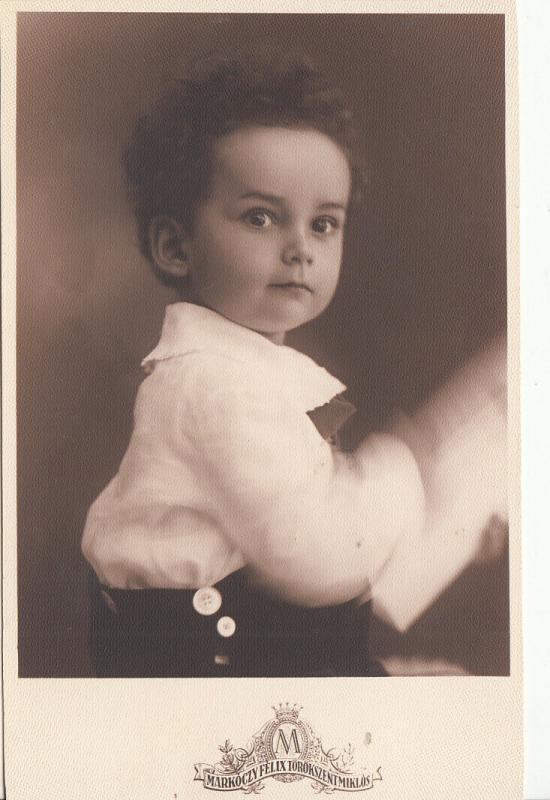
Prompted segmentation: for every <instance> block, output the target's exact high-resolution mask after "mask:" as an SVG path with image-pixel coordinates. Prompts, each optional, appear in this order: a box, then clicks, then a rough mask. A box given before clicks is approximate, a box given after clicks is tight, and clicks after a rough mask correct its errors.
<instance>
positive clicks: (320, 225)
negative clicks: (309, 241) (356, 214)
mask: <svg viewBox="0 0 550 800" xmlns="http://www.w3.org/2000/svg"><path fill="white" fill-rule="evenodd" d="M339 227H340V224H339V222H338V220H337V219H335V218H334V217H317V218H316V219H314V220H313V222H312V223H311V228H312V230H314V231H315V233H322V234H327V233H333V231H336V230H338V228H339Z"/></svg>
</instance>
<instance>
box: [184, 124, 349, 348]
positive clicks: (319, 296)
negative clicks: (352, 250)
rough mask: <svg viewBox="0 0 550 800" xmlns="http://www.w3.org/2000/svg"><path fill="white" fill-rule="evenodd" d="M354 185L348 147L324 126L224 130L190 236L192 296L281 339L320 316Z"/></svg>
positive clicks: (331, 287)
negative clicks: (342, 147) (315, 128)
mask: <svg viewBox="0 0 550 800" xmlns="http://www.w3.org/2000/svg"><path fill="white" fill-rule="evenodd" d="M350 187H351V172H350V168H349V165H348V162H347V159H346V156H345V155H344V153H343V152H342V151H341V150H340V148H339V147H338V146H337V145H336V144H335V143H334V142H333V141H332V140H331V139H329V138H328V137H327V136H325V135H324V134H322V133H320V132H318V131H313V130H289V129H285V128H264V127H254V128H245V129H241V130H238V131H235V132H233V133H231V134H228V135H227V136H224V137H222V138H220V139H219V140H218V141H217V143H216V145H215V149H214V161H213V174H212V178H211V185H210V191H209V195H208V198H207V199H206V201H205V202H204V203H203V204H202V205H201V206H200V207H199V209H198V210H197V216H196V222H195V225H194V228H193V235H192V236H191V237H190V239H189V240H188V241H187V251H188V258H189V272H190V275H191V286H192V293H193V297H194V299H195V300H196V301H197V302H200V303H202V304H204V305H205V306H207V307H209V308H212V309H214V310H215V311H218V312H219V313H220V314H222V315H223V316H225V317H227V318H229V319H231V320H233V321H234V322H237V323H239V324H240V325H243V326H245V327H247V328H251V329H253V330H255V331H258V332H260V333H263V334H265V335H267V336H268V337H269V338H271V339H272V340H273V341H279V342H280V341H282V340H283V337H284V334H285V332H286V331H288V330H291V329H292V328H296V327H297V326H299V325H302V324H304V323H305V322H308V321H309V320H311V319H314V318H315V317H317V316H318V315H319V314H320V313H321V312H322V311H323V310H324V309H325V308H326V306H327V305H328V304H329V302H330V300H331V299H332V296H333V294H334V291H335V289H336V285H337V283H338V276H339V272H340V263H341V259H342V246H343V234H344V224H345V216H346V208H347V205H348V200H349V194H350Z"/></svg>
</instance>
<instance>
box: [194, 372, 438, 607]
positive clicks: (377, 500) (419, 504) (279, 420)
mask: <svg viewBox="0 0 550 800" xmlns="http://www.w3.org/2000/svg"><path fill="white" fill-rule="evenodd" d="M198 364H200V366H198V367H197V370H195V371H194V373H193V376H192V377H191V372H190V371H189V370H188V372H187V379H188V380H192V381H194V385H193V387H192V388H193V391H192V392H189V393H188V394H189V395H190V396H193V397H194V402H193V404H192V405H188V406H181V407H180V415H179V423H178V424H179V439H180V441H181V442H182V446H185V448H186V450H187V452H188V451H189V442H190V441H191V442H193V447H194V453H195V464H196V468H197V470H196V471H197V480H199V481H201V482H202V487H203V489H204V491H203V496H204V498H205V501H204V502H205V508H204V511H205V512H206V513H207V514H209V515H210V516H211V517H212V518H214V519H216V521H217V523H218V525H219V527H220V528H221V529H222V530H223V532H224V535H225V536H226V537H227V538H228V539H230V540H231V541H232V542H233V544H234V546H235V547H236V548H238V549H239V550H240V551H241V552H242V554H243V556H244V558H245V560H246V562H247V563H248V565H249V566H250V568H251V570H252V572H253V573H254V575H255V576H256V579H257V580H258V581H259V582H260V583H261V584H263V585H264V586H265V587H267V588H268V589H270V590H272V591H273V592H275V593H277V594H278V595H279V596H282V597H284V598H285V599H287V600H289V601H291V602H296V603H300V604H303V605H312V606H313V605H324V604H332V603H339V602H344V601H346V600H349V599H351V598H353V597H356V596H358V595H360V594H362V593H363V592H364V591H366V590H368V587H369V586H370V584H371V583H372V582H373V581H374V580H375V578H376V575H377V574H378V573H379V571H380V570H381V569H382V567H383V565H384V564H385V562H386V561H387V559H388V558H389V557H390V555H391V553H392V551H393V549H394V548H395V545H396V543H397V542H398V541H399V540H400V539H401V537H403V536H404V535H409V534H411V532H412V533H413V534H415V535H417V534H418V531H420V530H421V528H422V524H423V512H424V496H423V488H422V483H421V479H420V475H419V472H418V469H417V466H416V462H415V460H414V457H413V456H412V454H411V452H410V451H409V449H408V448H407V447H406V445H404V444H403V443H401V442H400V441H399V440H398V439H396V438H394V437H392V436H389V435H382V434H380V435H376V436H372V437H370V438H369V439H367V440H366V441H365V442H364V443H363V445H362V446H361V448H360V450H359V451H358V452H357V453H356V454H355V455H354V456H353V457H348V456H346V455H344V454H342V453H338V452H335V451H334V450H333V449H332V448H331V447H330V445H329V444H327V443H326V442H325V441H324V440H323V439H322V438H321V436H320V435H319V434H318V432H317V430H316V428H315V426H314V425H313V423H312V422H311V420H310V419H309V417H308V416H307V414H306V413H305V412H303V411H301V410H299V409H298V408H297V407H296V406H295V404H294V403H293V402H292V399H291V398H288V397H285V395H284V394H282V393H281V392H280V391H276V390H275V387H273V386H271V385H270V384H269V382H268V381H265V382H264V381H263V380H262V378H261V376H259V375H250V374H248V373H247V371H246V370H243V369H242V368H241V365H239V364H233V363H230V362H226V361H222V360H219V361H218V362H213V361H212V362H210V363H205V362H204V360H202V361H201V362H198ZM184 443H185V444H184Z"/></svg>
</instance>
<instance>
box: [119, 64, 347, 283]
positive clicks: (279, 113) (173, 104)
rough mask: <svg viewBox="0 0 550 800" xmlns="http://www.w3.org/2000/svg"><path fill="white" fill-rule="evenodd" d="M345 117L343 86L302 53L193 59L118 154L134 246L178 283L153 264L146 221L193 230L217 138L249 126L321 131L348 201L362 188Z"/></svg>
mask: <svg viewBox="0 0 550 800" xmlns="http://www.w3.org/2000/svg"><path fill="white" fill-rule="evenodd" d="M351 117H352V115H351V112H350V110H349V108H348V106H347V105H346V103H345V100H344V97H343V94H342V92H341V91H340V90H339V89H337V88H336V87H334V86H332V85H331V84H330V83H329V82H328V81H327V80H326V79H325V78H324V77H323V76H322V75H321V73H320V72H318V71H317V69H316V68H315V67H314V66H313V64H312V63H311V62H310V61H309V60H308V59H306V58H304V57H302V56H298V57H297V56H292V57H288V56H281V55H280V54H278V53H274V52H271V53H266V52H265V51H264V52H262V53H261V54H260V53H252V54H246V55H243V54H242V53H239V54H228V53H225V54H210V55H208V56H206V57H203V58H201V59H200V60H198V61H196V62H195V63H194V64H193V65H192V67H191V69H190V70H189V74H188V76H187V77H186V78H182V79H176V80H173V81H171V83H170V85H169V86H168V87H167V88H166V90H165V92H164V93H163V94H162V96H161V97H160V98H159V100H158V101H157V103H156V104H155V105H154V106H153V108H152V109H151V110H150V111H149V113H147V114H146V115H144V116H143V117H141V118H140V119H139V120H138V122H137V124H136V127H135V129H134V133H133V136H132V139H131V141H130V144H129V145H128V147H127V149H126V151H125V153H124V166H125V169H126V176H127V182H128V190H129V195H130V199H131V202H132V205H133V208H134V212H135V215H136V221H137V231H138V238H139V245H140V249H141V252H142V253H143V255H144V256H145V257H146V258H147V259H148V261H149V262H150V263H151V264H152V267H153V269H154V270H155V272H156V273H157V276H158V277H159V279H160V280H162V282H164V283H168V284H173V285H176V284H178V283H179V281H178V279H174V278H171V277H169V276H166V275H165V274H164V273H163V272H161V271H160V270H158V269H157V268H156V266H155V264H154V261H153V258H152V254H151V249H150V243H149V224H150V222H151V220H153V219H154V218H155V217H158V216H161V215H167V216H171V217H174V218H176V219H178V220H180V221H181V222H182V224H183V225H184V226H185V228H186V229H187V230H188V231H192V229H193V223H194V217H195V212H196V209H197V207H198V206H199V204H200V203H201V201H203V200H204V199H205V197H206V194H207V191H208V185H209V178H210V170H211V163H212V150H213V144H214V142H215V140H216V139H217V138H219V137H220V136H224V135H225V134H229V133H231V132H233V131H235V130H237V129H238V128H243V127H246V126H249V125H266V126H277V127H288V128H305V129H313V130H316V131H320V132H322V133H324V134H326V135H327V136H329V137H330V138H331V139H332V140H333V141H334V142H335V143H336V144H338V145H339V147H340V148H341V149H342V151H343V152H344V153H345V155H346V156H347V158H348V162H349V164H350V168H351V171H352V185H353V192H352V194H353V196H352V200H353V199H357V197H358V196H359V195H360V192H361V183H362V179H361V176H362V169H361V166H360V163H359V159H358V158H357V155H356V142H355V133H354V130H353V126H352V121H351Z"/></svg>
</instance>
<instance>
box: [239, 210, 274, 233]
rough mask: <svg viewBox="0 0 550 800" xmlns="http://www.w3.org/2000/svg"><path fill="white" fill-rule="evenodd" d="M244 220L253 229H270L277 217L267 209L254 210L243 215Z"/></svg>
mask: <svg viewBox="0 0 550 800" xmlns="http://www.w3.org/2000/svg"><path fill="white" fill-rule="evenodd" d="M243 219H244V220H245V222H247V223H248V224H249V225H252V227H253V228H269V226H270V225H272V224H273V223H274V222H275V221H276V220H275V215H274V214H273V213H272V212H271V211H267V210H266V209H265V208H254V209H252V211H247V212H246V214H244V215H243Z"/></svg>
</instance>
